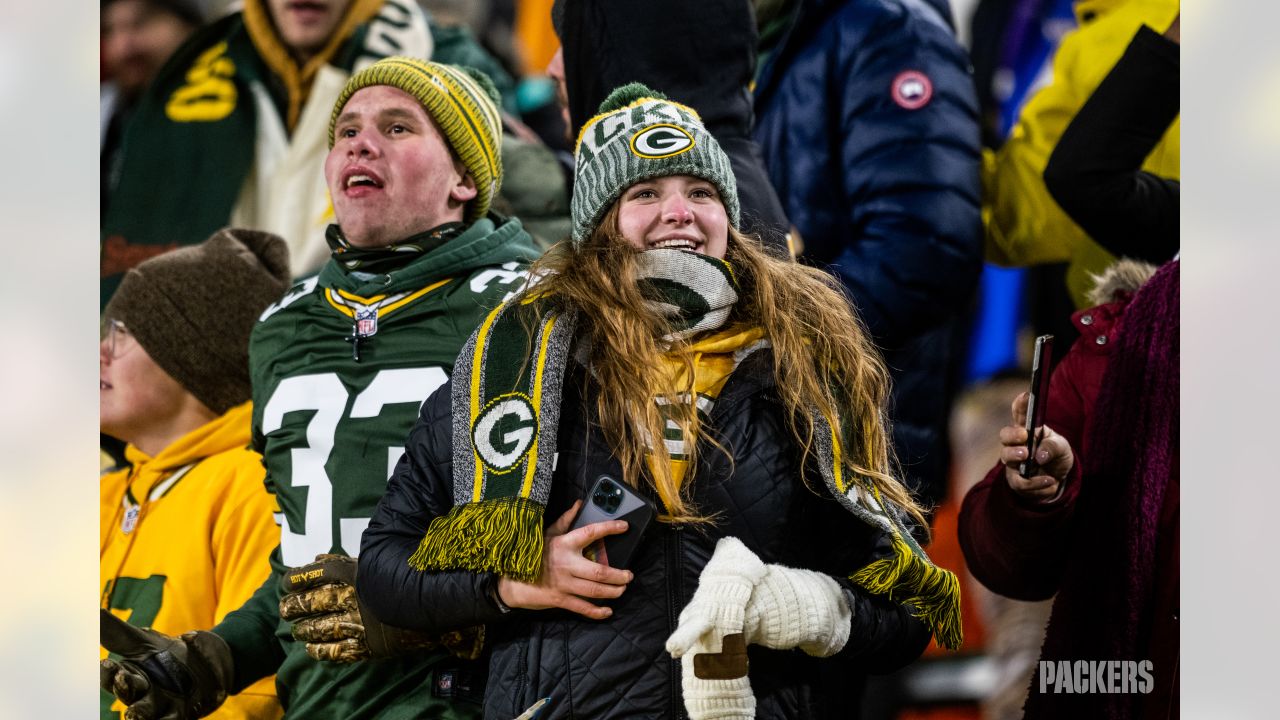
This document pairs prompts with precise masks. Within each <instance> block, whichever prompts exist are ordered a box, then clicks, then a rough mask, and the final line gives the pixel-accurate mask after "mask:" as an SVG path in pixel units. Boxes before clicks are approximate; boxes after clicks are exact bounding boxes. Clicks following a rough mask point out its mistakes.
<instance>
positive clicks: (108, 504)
mask: <svg viewBox="0 0 1280 720" xmlns="http://www.w3.org/2000/svg"><path fill="white" fill-rule="evenodd" d="M251 414H252V404H251V403H244V404H243V405H239V406H237V407H234V408H232V409H230V410H228V411H227V412H226V413H225V414H223V415H222V416H221V417H219V418H217V419H215V420H213V421H212V422H210V423H208V424H207V425H204V426H202V427H200V428H197V429H196V430H193V431H192V432H190V433H188V434H186V435H184V436H183V437H181V438H179V439H178V440H176V441H175V442H174V443H172V444H171V445H169V447H167V448H165V449H164V450H163V451H161V452H160V453H159V454H158V455H156V456H155V457H148V456H147V455H146V454H144V453H143V452H141V451H140V450H138V449H137V448H135V447H134V446H132V445H130V446H129V447H128V448H126V450H125V455H126V457H127V458H128V459H129V461H130V462H131V463H132V467H131V468H127V469H124V470H119V471H116V472H113V473H109V474H107V475H104V476H102V479H101V482H100V489H101V495H102V497H101V508H100V510H101V525H100V527H99V532H100V534H101V544H100V547H101V551H100V554H99V557H100V560H101V562H100V574H101V578H100V579H101V585H100V586H99V590H100V592H101V598H100V604H101V606H102V607H104V608H108V609H110V610H111V611H112V612H113V613H115V614H116V615H118V616H120V617H121V618H123V619H125V620H127V621H129V622H131V623H133V624H134V625H138V626H142V627H150V628H154V629H155V630H158V631H160V632H163V633H168V634H170V635H177V634H180V633H183V632H186V631H188V630H208V629H209V628H211V627H213V626H214V625H215V624H216V623H218V622H219V621H220V620H222V618H223V617H224V616H226V614H227V613H229V612H230V611H232V610H235V609H236V608H238V607H240V605H241V603H243V602H244V601H245V600H247V599H248V598H249V596H250V595H252V594H253V591H254V590H257V589H258V586H259V585H261V584H262V582H263V581H264V580H266V579H267V575H268V574H269V573H270V571H271V568H270V565H269V564H268V556H269V555H270V553H271V551H272V550H273V549H274V548H275V547H276V545H277V544H279V542H280V529H279V527H277V526H276V524H275V521H274V519H273V517H272V513H273V512H274V511H275V499H274V497H273V496H272V495H271V494H269V493H268V492H267V491H266V489H265V487H264V485H263V476H264V474H265V471H264V469H263V467H262V458H261V456H259V455H258V454H257V453H256V452H253V451H252V450H250V449H248V445H249V428H250V419H251ZM98 651H99V655H100V656H101V657H104V658H105V657H106V656H107V651H106V650H105V649H103V648H101V647H100V648H99V649H98ZM103 696H104V699H103V708H102V710H103V711H102V713H101V715H102V717H104V718H107V717H120V716H121V714H122V713H123V711H124V706H123V705H122V704H120V703H119V702H118V701H117V702H111V700H112V699H111V698H110V696H108V695H106V693H103ZM108 708H109V709H108ZM281 714H282V713H281V709H280V704H279V702H278V701H277V700H276V697H275V677H274V676H272V677H269V678H265V679H263V680H260V681H258V682H257V683H254V684H253V685H251V686H250V687H249V688H247V689H246V690H245V691H244V692H242V693H240V694H239V695H236V696H233V697H231V698H228V700H227V702H226V703H224V704H223V706H222V707H221V708H220V709H219V710H218V711H217V712H216V713H214V714H213V715H211V716H210V717H214V718H278V717H280V716H281Z"/></svg>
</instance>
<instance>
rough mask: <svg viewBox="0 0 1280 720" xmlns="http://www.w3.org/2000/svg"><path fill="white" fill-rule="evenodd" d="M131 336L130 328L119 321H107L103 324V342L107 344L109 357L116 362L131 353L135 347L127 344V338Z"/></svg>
mask: <svg viewBox="0 0 1280 720" xmlns="http://www.w3.org/2000/svg"><path fill="white" fill-rule="evenodd" d="M128 335H129V328H126V327H125V326H124V323H122V322H120V321H119V320H112V319H110V318H108V319H106V320H104V321H103V323H102V340H103V342H105V343H106V344H107V357H108V358H111V359H112V360H115V359H116V358H119V357H120V356H121V355H124V354H125V353H127V352H129V349H130V348H132V347H133V344H132V343H128V342H125V340H124V339H125V338H126V337H128Z"/></svg>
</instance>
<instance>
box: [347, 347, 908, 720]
mask: <svg viewBox="0 0 1280 720" xmlns="http://www.w3.org/2000/svg"><path fill="white" fill-rule="evenodd" d="M771 364H772V361H771V358H770V357H769V352H768V351H760V352H757V353H755V354H754V355H753V356H751V357H749V358H747V360H745V361H744V363H743V364H742V365H741V366H740V367H739V368H738V369H737V370H736V371H735V372H734V374H733V376H732V377H730V378H729V380H728V382H727V383H726V385H725V387H724V390H723V391H722V392H721V394H720V396H719V398H718V399H717V400H716V403H715V407H714V408H713V409H712V412H711V416H710V418H711V419H710V424H711V426H712V427H714V428H716V429H717V431H718V437H720V439H721V440H722V441H723V443H724V445H725V447H727V448H728V449H729V450H731V451H732V453H733V456H734V458H735V463H733V464H731V463H730V462H729V461H728V459H727V458H726V457H725V456H724V455H723V454H722V453H720V452H718V451H716V450H714V449H712V448H706V449H705V450H703V451H702V453H701V455H700V457H701V458H702V460H701V461H700V465H699V467H698V468H697V472H696V473H695V474H694V475H693V476H692V477H693V478H694V479H693V480H692V482H693V483H694V485H693V500H694V502H695V503H696V507H697V508H698V509H699V510H700V511H702V512H704V513H706V514H709V515H715V516H717V518H718V522H716V524H715V525H714V526H712V527H705V528H699V527H689V526H673V525H667V524H662V523H654V524H652V525H650V527H649V529H648V530H647V531H646V534H645V537H644V539H643V540H642V541H641V544H640V547H639V550H638V551H637V553H636V555H635V556H634V557H633V559H632V561H631V569H632V570H633V571H634V572H635V579H634V580H633V581H632V582H631V584H630V585H629V586H628V588H627V590H626V592H624V593H623V594H622V597H620V598H618V599H617V600H614V601H612V607H613V609H614V612H613V615H612V616H611V617H610V618H609V619H607V620H604V621H593V620H587V619H585V618H583V617H581V616H579V615H575V614H571V613H568V612H565V611H560V610H542V611H521V610H516V611H513V612H511V613H510V614H508V615H502V614H501V613H500V612H499V610H498V609H497V607H496V606H495V604H494V603H493V601H492V600H491V599H490V598H491V596H490V589H491V588H492V586H493V584H494V583H495V582H496V577H495V576H494V575H492V574H488V573H470V572H440V573H422V572H416V571H414V570H412V569H411V568H410V567H409V566H408V563H407V560H408V558H409V556H410V555H411V554H412V553H413V551H414V550H415V549H416V548H417V546H418V543H419V541H420V540H421V539H422V537H423V535H424V534H425V532H426V529H427V526H428V525H429V524H430V522H431V520H432V518H435V517H436V516H439V515H443V514H445V513H446V512H448V511H449V508H450V507H451V506H452V504H453V489H452V480H451V460H450V459H451V457H452V454H451V425H450V409H449V397H450V393H449V386H448V385H446V386H445V387H443V388H441V389H440V390H439V391H437V392H436V393H435V394H434V395H433V396H432V397H431V398H430V399H428V400H427V402H426V403H425V404H424V406H423V409H422V416H421V418H420V419H419V422H418V424H417V426H416V427H415V428H414V430H413V433H412V434H411V436H410V437H409V440H408V445H407V447H406V451H405V458H404V459H403V460H401V462H400V464H399V466H398V467H397V468H396V472H395V474H394V475H393V476H392V478H391V481H390V484H389V485H388V488H387V494H386V495H385V496H384V497H383V499H382V501H381V502H380V503H379V505H378V508H377V511H376V512H375V513H374V516H373V519H372V520H371V521H370V523H369V528H368V529H367V530H366V531H365V533H364V540H363V542H362V544H361V551H360V571H359V573H360V574H359V578H360V582H359V590H360V596H361V598H362V599H363V600H364V601H365V602H366V603H367V604H368V605H369V606H370V607H371V608H372V609H373V610H374V611H375V612H376V613H377V614H378V617H379V618H381V619H382V620H384V621H386V622H388V623H391V624H394V625H400V626H404V627H414V628H419V629H424V630H432V631H439V630H445V629H450V628H456V627H461V626H465V625H470V624H475V623H486V624H488V630H487V645H488V650H489V652H490V653H491V655H490V664H489V685H488V689H487V691H486V693H485V717H490V718H511V717H515V716H516V715H518V714H520V713H521V712H522V711H524V710H525V708H527V707H528V706H529V705H531V704H533V703H534V702H535V701H536V700H538V699H539V698H542V697H548V696H549V697H550V698H551V701H552V702H551V706H550V708H549V713H548V714H544V715H543V717H548V718H592V719H593V720H594V719H596V718H658V717H661V718H680V717H684V716H685V712H684V703H683V700H682V699H681V689H680V666H679V662H678V661H675V660H672V658H671V657H670V656H669V655H668V654H667V653H666V651H665V649H664V644H665V643H666V640H667V637H668V636H669V635H670V634H671V633H672V631H673V630H674V629H675V626H676V620H677V618H678V617H679V614H680V611H681V609H683V608H684V606H685V605H686V604H687V603H688V602H689V600H690V598H691V597H692V595H693V592H694V590H695V589H696V588H697V584H698V575H699V573H700V572H701V571H702V568H703V566H704V565H705V564H706V562H707V560H708V559H709V558H710V555H711V552H712V551H713V550H714V548H715V543H716V541H717V540H718V539H719V538H721V537H724V536H729V535H732V536H736V537H738V538H739V539H741V540H742V542H743V543H745V544H746V545H747V547H749V548H750V549H751V550H753V551H754V552H755V553H756V554H758V555H759V556H760V558H761V559H762V560H763V561H764V562H766V563H782V564H785V565H790V566H795V567H805V568H810V569H814V570H820V571H823V572H827V573H829V574H831V575H832V576H834V577H835V578H837V580H839V581H840V582H841V584H842V586H843V587H845V589H846V592H845V594H846V598H847V600H848V602H849V603H850V606H851V608H852V610H853V620H852V623H853V626H852V628H851V631H850V634H849V641H848V643H847V644H846V646H845V648H844V650H843V651H841V652H840V653H838V654H837V655H835V656H834V657H832V658H829V659H822V660H820V659H817V658H812V657H809V656H808V655H805V654H804V653H802V652H800V651H799V650H792V651H776V650H769V649H766V648H763V647H757V646H752V647H751V648H750V665H751V685H752V689H753V690H754V691H755V694H756V697H757V699H758V706H757V716H758V717H761V718H820V717H841V718H847V717H850V711H851V708H850V706H849V704H848V703H849V702H850V698H848V697H846V696H844V695H843V694H842V690H843V689H844V688H847V687H849V684H850V682H851V681H852V680H854V679H855V678H856V676H857V675H858V674H862V673H866V672H888V671H892V670H894V669H897V668H899V667H901V666H903V665H905V664H907V663H908V662H911V661H912V660H914V659H915V658H916V657H917V656H918V655H919V654H920V653H921V652H922V651H923V650H924V647H925V645H926V644H927V642H928V640H929V632H928V630H927V629H926V628H925V626H924V625H923V624H922V623H920V622H919V621H918V620H916V619H915V618H913V617H912V616H911V615H910V614H909V613H908V611H907V610H906V609H905V608H904V607H902V606H899V605H896V604H894V603H891V602H889V601H887V600H885V599H882V598H877V597H872V596H870V595H868V594H867V593H865V592H864V591H862V590H860V589H857V588H855V587H854V586H853V585H852V584H851V583H849V582H848V581H847V580H843V579H842V578H846V577H847V576H848V575H849V574H850V573H852V572H853V571H854V570H856V569H858V568H859V567H861V566H863V565H865V564H866V563H867V562H869V561H871V560H872V559H873V558H874V557H876V556H878V554H879V553H881V552H888V550H887V548H883V547H878V546H877V543H876V541H875V540H874V539H873V537H872V535H871V533H870V532H869V531H868V530H867V529H866V528H865V527H864V526H863V525H862V524H861V523H859V522H858V521H857V520H856V519H854V517H853V516H852V515H850V514H849V513H848V512H847V511H845V510H843V509H842V508H841V507H840V506H839V505H837V503H836V502H835V501H834V500H832V499H830V498H829V497H826V496H825V490H823V489H822V488H823V487H824V486H823V485H822V481H821V479H819V478H818V477H817V475H816V473H814V474H813V475H812V477H811V479H810V482H809V487H806V485H805V483H804V482H802V481H801V480H800V468H799V467H798V462H799V456H798V453H797V452H796V450H795V449H794V447H793V444H792V443H790V442H785V441H781V439H787V438H790V432H789V430H787V428H786V427H785V421H784V415H783V412H782V409H781V405H780V403H779V402H778V400H777V399H776V397H774V394H773V393H772V392H771V391H772V385H773V380H772V375H771V372H770V370H771ZM569 372H570V377H569V378H566V383H565V390H564V400H563V403H562V414H561V425H560V432H559V450H560V458H559V463H558V465H557V469H556V472H555V476H554V481H553V484H552V488H553V489H552V492H551V498H550V500H549V502H548V506H547V509H546V521H547V522H548V523H550V522H552V521H553V520H554V519H555V518H557V517H559V516H560V515H561V514H563V513H564V512H565V511H566V510H567V509H568V507H569V506H570V505H571V504H572V503H573V502H574V500H576V499H578V498H581V497H583V496H585V495H586V492H587V489H588V488H589V487H590V485H591V484H592V483H593V482H594V480H595V479H596V478H597V477H599V476H600V475H601V474H602V473H608V474H611V475H613V476H614V477H622V475H621V468H620V466H619V465H618V463H617V461H616V460H615V459H614V458H613V457H612V455H611V454H610V452H609V450H608V448H607V447H605V445H604V443H603V439H602V435H601V433H600V430H599V427H598V426H596V425H594V424H592V423H588V422H587V421H586V418H587V417H589V413H588V412H587V411H586V410H585V405H584V402H583V397H584V392H583V390H584V388H586V389H587V390H588V392H589V385H588V382H589V381H588V380H587V374H586V373H585V372H584V371H583V370H582V368H581V367H580V366H575V367H574V368H572V369H571V370H570V371H569ZM810 487H812V488H818V490H811V489H810ZM819 493H823V494H822V495H820V494H819ZM597 602H598V601H597Z"/></svg>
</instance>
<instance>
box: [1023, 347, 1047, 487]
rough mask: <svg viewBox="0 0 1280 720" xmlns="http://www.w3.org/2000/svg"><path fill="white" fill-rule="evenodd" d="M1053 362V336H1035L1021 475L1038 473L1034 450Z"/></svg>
mask: <svg viewBox="0 0 1280 720" xmlns="http://www.w3.org/2000/svg"><path fill="white" fill-rule="evenodd" d="M1052 362H1053V336H1052V335H1041V336H1040V337H1038V338H1036V349H1035V352H1034V354H1032V356H1031V393H1030V398H1029V399H1028V400H1027V425H1026V428H1027V459H1026V460H1023V461H1022V463H1021V464H1020V465H1018V472H1019V473H1021V474H1022V477H1032V476H1034V475H1037V474H1039V472H1040V465H1039V464H1038V463H1036V460H1035V458H1036V450H1038V449H1040V434H1041V433H1040V432H1037V429H1038V428H1040V427H1042V426H1043V425H1044V412H1045V408H1047V407H1048V406H1049V365H1050V364H1051V363H1052Z"/></svg>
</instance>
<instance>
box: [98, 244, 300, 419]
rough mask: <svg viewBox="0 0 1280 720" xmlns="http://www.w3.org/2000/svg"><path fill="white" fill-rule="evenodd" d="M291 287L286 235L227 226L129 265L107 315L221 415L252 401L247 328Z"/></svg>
mask: <svg viewBox="0 0 1280 720" xmlns="http://www.w3.org/2000/svg"><path fill="white" fill-rule="evenodd" d="M288 287H289V249H288V246H287V245H285V242H284V240H282V239H281V238H279V237H277V236H276V235H272V234H271V233H267V232H259V231H257V230H235V229H230V228H228V229H225V230H219V231H218V232H217V233H215V234H214V235H213V237H211V238H209V239H208V240H205V241H204V242H202V243H200V244H199V245H193V246H190V247H184V248H179V249H177V250H174V251H172V252H168V253H165V254H163V255H160V256H158V257H154V258H151V259H150V260H147V261H146V262H144V263H141V264H140V265H138V266H137V267H135V268H134V269H132V270H130V271H129V272H128V273H127V274H126V275H125V276H124V280H123V281H121V283H120V288H119V289H118V290H116V294H115V295H114V296H112V298H111V302H109V303H107V309H106V311H105V313H104V316H105V317H106V318H108V319H111V320H119V321H120V322H122V323H124V325H125V327H126V328H128V329H129V333H130V334H132V335H133V336H134V338H136V339H137V341H138V343H139V344H141V345H142V347H144V348H146V351H147V354H148V355H150V356H151V359H152V360H154V361H155V362H156V364H157V365H159V366H160V367H161V368H162V369H163V370H164V371H165V372H167V373H169V375H170V376H172V377H173V379H174V380H177V381H178V383H179V384H180V385H182V387H184V388H186V390H187V391H188V392H190V393H191V394H192V395H194V396H196V399H197V400H199V401H200V402H202V403H204V404H205V405H207V406H208V407H209V409H210V410H213V411H214V412H216V413H218V414H219V415H221V414H222V413H224V412H226V411H227V410H230V409H231V408H233V407H235V406H236V405H239V404H240V403H243V402H245V401H246V400H248V399H249V396H250V394H249V390H250V387H249V333H250V331H252V330H253V325H254V323H255V322H256V321H257V319H258V316H259V315H261V314H262V311H263V310H264V309H266V307H267V306H268V305H270V304H271V303H273V302H275V301H276V300H279V299H280V296H281V295H283V294H284V291H285V290H286V289H288Z"/></svg>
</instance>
